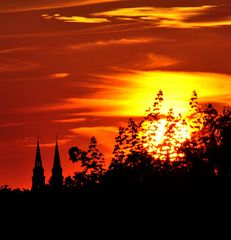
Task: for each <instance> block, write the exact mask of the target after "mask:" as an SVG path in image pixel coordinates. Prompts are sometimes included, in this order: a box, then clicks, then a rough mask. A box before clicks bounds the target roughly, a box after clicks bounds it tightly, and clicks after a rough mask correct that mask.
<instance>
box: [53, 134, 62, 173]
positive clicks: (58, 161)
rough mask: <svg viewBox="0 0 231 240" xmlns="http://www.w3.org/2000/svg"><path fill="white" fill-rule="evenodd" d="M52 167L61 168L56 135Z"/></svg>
mask: <svg viewBox="0 0 231 240" xmlns="http://www.w3.org/2000/svg"><path fill="white" fill-rule="evenodd" d="M54 168H56V169H57V168H61V163H60V156H59V146H58V137H57V135H56V143H55V157H54V163H53V169H54Z"/></svg>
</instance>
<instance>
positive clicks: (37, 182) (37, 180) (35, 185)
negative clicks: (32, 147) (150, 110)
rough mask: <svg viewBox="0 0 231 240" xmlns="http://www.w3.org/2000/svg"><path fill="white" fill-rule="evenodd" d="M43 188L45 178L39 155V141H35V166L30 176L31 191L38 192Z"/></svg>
mask: <svg viewBox="0 0 231 240" xmlns="http://www.w3.org/2000/svg"><path fill="white" fill-rule="evenodd" d="M44 187H45V176H44V169H43V166H42V158H41V153H40V146H39V140H38V141H37V149H36V156H35V164H34V168H33V176H32V188H31V190H32V191H40V190H42V189H44Z"/></svg>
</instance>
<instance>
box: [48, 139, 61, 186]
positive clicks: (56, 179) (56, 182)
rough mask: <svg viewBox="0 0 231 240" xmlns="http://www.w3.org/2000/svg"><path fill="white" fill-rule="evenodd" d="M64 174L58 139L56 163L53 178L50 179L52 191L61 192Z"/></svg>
mask: <svg viewBox="0 0 231 240" xmlns="http://www.w3.org/2000/svg"><path fill="white" fill-rule="evenodd" d="M62 172H63V169H62V167H61V162H60V156H59V147H58V141H57V139H56V144H55V156H54V163H53V168H52V176H51V179H50V185H51V189H52V190H54V191H60V190H62V188H63V175H62Z"/></svg>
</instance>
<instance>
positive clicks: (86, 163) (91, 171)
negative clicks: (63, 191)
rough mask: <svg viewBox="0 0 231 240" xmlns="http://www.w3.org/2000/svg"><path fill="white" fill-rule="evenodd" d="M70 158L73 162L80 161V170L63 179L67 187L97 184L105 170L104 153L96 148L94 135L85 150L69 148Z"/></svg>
mask: <svg viewBox="0 0 231 240" xmlns="http://www.w3.org/2000/svg"><path fill="white" fill-rule="evenodd" d="M69 156H70V159H71V160H72V161H73V162H78V161H79V162H81V171H77V172H75V174H74V176H73V177H72V178H71V177H68V178H66V179H65V184H64V185H65V186H67V187H68V188H71V186H73V187H83V186H86V185H91V184H97V183H99V182H100V181H101V179H102V176H103V174H104V172H105V160H104V155H103V153H101V152H100V151H99V150H98V148H97V140H96V138H95V137H92V138H91V139H90V144H89V147H88V150H87V151H83V150H80V149H79V148H78V147H76V146H75V147H72V148H70V150H69Z"/></svg>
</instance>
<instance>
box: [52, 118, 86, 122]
mask: <svg viewBox="0 0 231 240" xmlns="http://www.w3.org/2000/svg"><path fill="white" fill-rule="evenodd" d="M86 120H87V119H86V118H69V119H59V120H53V121H52V122H54V123H80V122H85V121H86Z"/></svg>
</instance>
